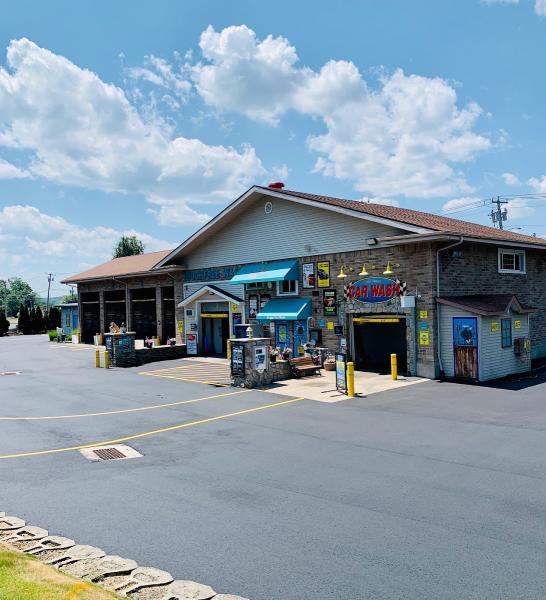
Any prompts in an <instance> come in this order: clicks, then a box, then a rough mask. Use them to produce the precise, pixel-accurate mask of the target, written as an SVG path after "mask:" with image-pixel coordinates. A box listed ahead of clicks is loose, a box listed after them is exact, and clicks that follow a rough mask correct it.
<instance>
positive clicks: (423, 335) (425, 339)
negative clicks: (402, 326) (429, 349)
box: [419, 331, 429, 346]
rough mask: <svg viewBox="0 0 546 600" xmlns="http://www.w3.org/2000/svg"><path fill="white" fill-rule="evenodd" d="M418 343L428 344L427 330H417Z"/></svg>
mask: <svg viewBox="0 0 546 600" xmlns="http://www.w3.org/2000/svg"><path fill="white" fill-rule="evenodd" d="M419 344H420V345H421V346H428V344H429V335H428V331H420V332H419Z"/></svg>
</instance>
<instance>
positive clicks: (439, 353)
mask: <svg viewBox="0 0 546 600" xmlns="http://www.w3.org/2000/svg"><path fill="white" fill-rule="evenodd" d="M463 241H464V238H463V236H461V237H460V238H459V241H458V242H454V243H453V244H449V245H448V246H444V247H443V248H438V250H436V355H437V357H438V366H439V367H440V379H443V378H444V365H443V363H442V350H441V343H440V305H439V303H438V300H437V299H438V298H439V297H440V252H443V251H444V250H450V249H451V248H455V246H460V245H461V244H462V243H463Z"/></svg>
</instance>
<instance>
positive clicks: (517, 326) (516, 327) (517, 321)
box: [514, 319, 521, 329]
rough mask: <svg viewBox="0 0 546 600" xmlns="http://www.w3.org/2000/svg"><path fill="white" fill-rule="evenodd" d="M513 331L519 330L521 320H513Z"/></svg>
mask: <svg viewBox="0 0 546 600" xmlns="http://www.w3.org/2000/svg"><path fill="white" fill-rule="evenodd" d="M514 329H521V320H520V319H515V321H514Z"/></svg>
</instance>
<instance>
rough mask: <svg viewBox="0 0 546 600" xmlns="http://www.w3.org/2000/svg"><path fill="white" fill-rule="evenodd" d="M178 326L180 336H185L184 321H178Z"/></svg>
mask: <svg viewBox="0 0 546 600" xmlns="http://www.w3.org/2000/svg"><path fill="white" fill-rule="evenodd" d="M177 325H178V335H179V336H181V337H182V336H183V335H184V321H182V320H180V321H177Z"/></svg>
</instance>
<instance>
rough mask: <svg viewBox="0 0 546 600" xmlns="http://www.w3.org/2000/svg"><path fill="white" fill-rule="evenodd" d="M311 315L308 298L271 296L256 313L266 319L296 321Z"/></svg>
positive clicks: (258, 316)
mask: <svg viewBox="0 0 546 600" xmlns="http://www.w3.org/2000/svg"><path fill="white" fill-rule="evenodd" d="M310 316H311V299H310V298H273V299H272V300H270V301H269V302H268V303H267V304H266V305H265V306H264V307H263V308H262V310H261V311H260V312H259V313H258V314H257V315H256V319H258V320H260V319H265V320H267V321H296V320H299V319H307V317H310Z"/></svg>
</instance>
